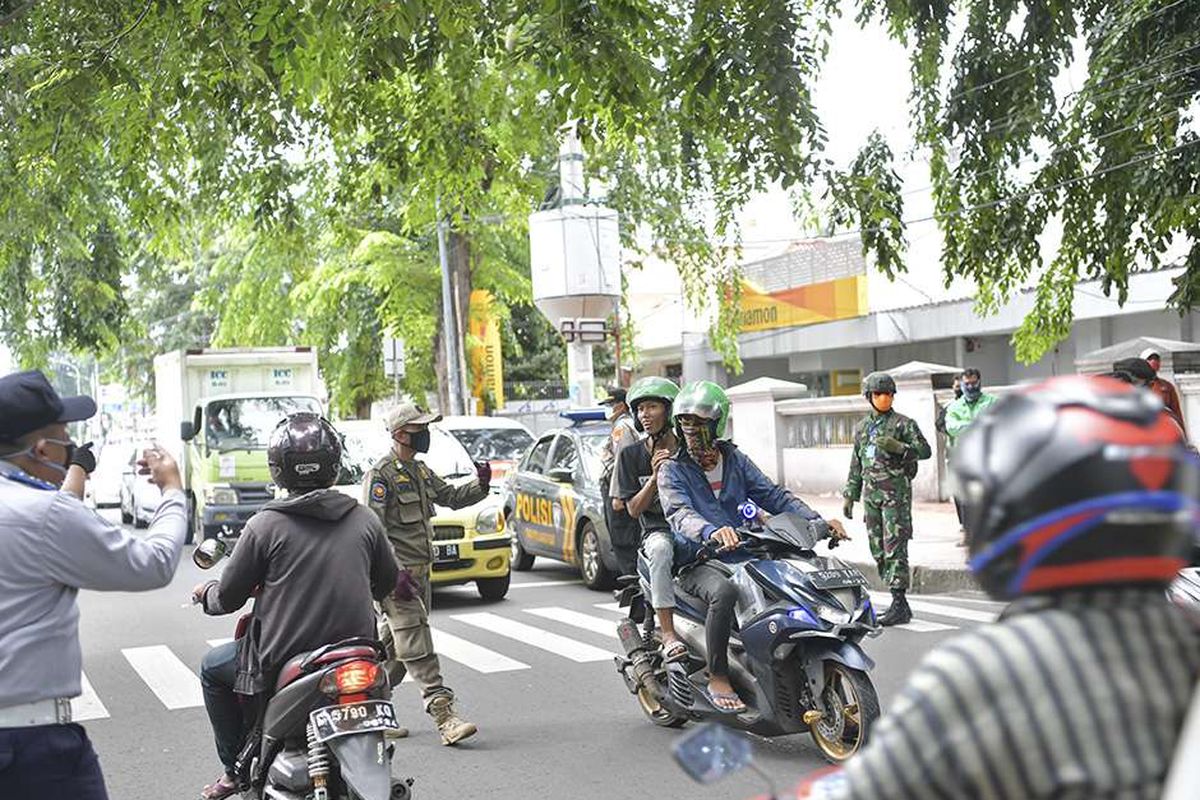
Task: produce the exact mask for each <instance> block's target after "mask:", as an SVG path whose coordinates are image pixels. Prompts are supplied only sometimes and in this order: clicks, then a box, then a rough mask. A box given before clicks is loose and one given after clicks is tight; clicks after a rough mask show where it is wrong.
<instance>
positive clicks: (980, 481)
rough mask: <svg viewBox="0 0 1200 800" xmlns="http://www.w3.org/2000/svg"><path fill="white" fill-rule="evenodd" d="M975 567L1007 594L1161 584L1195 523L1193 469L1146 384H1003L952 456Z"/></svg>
mask: <svg viewBox="0 0 1200 800" xmlns="http://www.w3.org/2000/svg"><path fill="white" fill-rule="evenodd" d="M951 466H952V468H953V470H954V474H955V479H956V483H957V489H956V495H957V497H958V500H959V502H960V503H961V504H962V506H963V517H964V522H965V525H966V528H967V530H968V531H969V533H970V535H971V559H970V567H971V571H972V572H974V573H975V576H976V577H977V578H978V580H979V582H980V583H981V584H982V586H983V588H984V589H986V590H987V591H988V593H989V594H991V595H993V596H995V597H998V598H1004V599H1011V598H1014V597H1019V596H1021V595H1027V594H1044V593H1049V592H1056V591H1061V590H1064V589H1073V588H1078V587H1085V586H1098V585H1114V584H1122V583H1142V584H1147V583H1150V584H1156V583H1162V584H1166V583H1168V582H1170V580H1171V579H1172V578H1173V577H1174V575H1175V573H1176V572H1178V571H1179V569H1180V568H1181V567H1183V566H1184V563H1185V560H1184V558H1185V554H1186V552H1187V548H1188V545H1189V543H1190V542H1191V540H1192V537H1193V535H1194V532H1195V531H1196V527H1197V520H1198V515H1197V508H1198V507H1200V506H1198V504H1197V499H1198V496H1200V484H1198V483H1197V481H1198V478H1200V471H1198V470H1197V461H1196V459H1195V457H1194V456H1193V455H1192V454H1191V453H1189V452H1188V450H1187V447H1186V444H1185V439H1184V436H1183V433H1182V432H1181V431H1180V429H1179V426H1178V425H1176V424H1175V422H1174V421H1173V420H1172V419H1171V418H1170V416H1168V415H1167V413H1166V412H1165V411H1164V410H1163V407H1162V404H1161V403H1160V402H1159V400H1158V398H1157V397H1155V396H1154V395H1153V394H1152V393H1151V392H1147V391H1145V390H1143V389H1139V388H1135V387H1133V386H1130V385H1128V384H1125V383H1121V382H1120V381H1116V380H1113V379H1111V378H1095V377H1093V378H1086V377H1074V376H1073V377H1064V378H1055V379H1053V380H1050V381H1047V382H1045V383H1042V384H1038V385H1036V386H1033V387H1030V388H1029V389H1027V390H1025V391H1022V392H1020V393H1017V394H1013V395H1009V396H1008V397H1005V398H1004V399H1003V400H1001V401H1000V402H998V403H996V405H995V406H993V407H992V408H991V409H989V410H988V411H987V412H985V413H984V414H982V415H980V417H979V418H978V419H977V420H976V421H975V422H974V424H973V425H972V426H971V428H970V429H969V430H968V431H967V432H966V433H965V434H964V435H963V436H962V438H961V439H960V440H959V442H958V444H957V446H956V447H955V448H954V453H953V456H952V457H951Z"/></svg>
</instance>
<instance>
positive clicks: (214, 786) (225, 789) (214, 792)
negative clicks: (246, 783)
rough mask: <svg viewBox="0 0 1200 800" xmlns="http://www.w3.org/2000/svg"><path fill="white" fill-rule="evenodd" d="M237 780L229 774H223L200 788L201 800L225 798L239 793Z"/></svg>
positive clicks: (221, 799) (222, 799)
mask: <svg viewBox="0 0 1200 800" xmlns="http://www.w3.org/2000/svg"><path fill="white" fill-rule="evenodd" d="M237 791H238V784H237V781H236V780H235V779H234V778H232V777H230V776H229V775H222V776H221V777H219V778H217V779H216V780H215V781H213V782H212V783H210V784H209V785H208V786H205V787H204V788H203V789H202V790H200V800H224V798H226V797H232V796H233V795H235V794H237Z"/></svg>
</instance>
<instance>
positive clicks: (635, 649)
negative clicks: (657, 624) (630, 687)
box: [617, 617, 655, 689]
mask: <svg viewBox="0 0 1200 800" xmlns="http://www.w3.org/2000/svg"><path fill="white" fill-rule="evenodd" d="M617 636H618V637H619V638H620V639H621V646H622V647H623V648H625V655H627V656H628V657H629V662H630V663H629V670H630V672H631V677H632V678H633V680H634V682H635V683H636V684H637V685H638V686H639V687H641V688H643V689H652V688H653V687H654V685H655V681H654V665H653V664H652V663H651V662H650V650H649V648H648V647H647V646H646V640H645V639H643V638H642V634H641V632H640V631H639V630H638V628H637V624H636V623H635V622H634V621H633V620H631V619H629V618H628V617H626V618H625V619H623V620H621V621H620V622H619V623H617Z"/></svg>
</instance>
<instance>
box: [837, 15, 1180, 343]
mask: <svg viewBox="0 0 1200 800" xmlns="http://www.w3.org/2000/svg"><path fill="white" fill-rule="evenodd" d="M859 19H860V21H862V22H864V23H865V22H869V21H876V20H880V21H883V22H884V23H886V24H887V26H888V28H889V30H890V31H891V33H892V35H893V36H895V37H896V38H897V39H899V40H900V41H902V42H904V43H905V44H906V45H908V47H909V51H910V53H911V58H912V75H913V87H914V88H913V95H912V103H911V108H912V117H913V127H914V130H915V131H916V136H917V142H918V145H919V148H920V152H921V153H922V154H924V155H927V156H928V158H929V163H930V169H931V174H932V188H933V196H934V203H935V217H936V219H937V221H938V224H939V226H940V228H941V232H942V235H943V238H944V241H945V249H944V251H943V255H942V265H943V270H944V273H945V277H946V282H947V284H949V282H950V280H951V279H952V278H953V277H955V276H963V277H967V278H969V279H971V280H972V281H974V283H975V285H976V286H977V287H978V297H977V307H978V309H979V310H980V311H981V312H983V313H989V312H993V311H995V310H996V309H997V308H998V307H999V306H1000V305H1001V304H1002V303H1003V302H1004V301H1005V300H1006V299H1007V298H1008V297H1010V296H1011V295H1012V293H1013V292H1014V291H1016V290H1018V289H1019V288H1021V287H1022V286H1024V285H1026V284H1027V282H1029V281H1033V282H1034V283H1035V284H1036V303H1035V306H1034V309H1033V312H1032V313H1031V314H1030V315H1029V316H1028V318H1027V319H1026V320H1025V323H1024V324H1023V325H1022V327H1021V328H1020V329H1019V330H1018V331H1017V333H1016V334H1015V336H1014V344H1015V346H1016V350H1017V355H1018V357H1019V358H1021V359H1022V360H1024V361H1027V362H1029V361H1034V360H1037V359H1038V358H1040V357H1041V356H1042V355H1043V354H1044V353H1045V352H1046V351H1047V350H1048V349H1050V348H1051V347H1053V346H1054V344H1055V343H1056V342H1058V341H1059V340H1061V339H1062V338H1064V337H1066V336H1067V335H1068V334H1069V333H1070V329H1071V323H1072V310H1071V302H1072V299H1073V296H1074V287H1075V284H1076V282H1077V281H1079V280H1088V279H1099V280H1100V281H1101V286H1102V288H1103V290H1104V292H1105V293H1106V294H1110V293H1115V294H1116V296H1117V298H1118V300H1120V301H1121V302H1124V300H1125V298H1126V296H1127V293H1128V286H1129V278H1130V275H1131V274H1133V273H1134V272H1136V271H1137V270H1138V269H1140V268H1143V267H1145V268H1154V267H1158V266H1162V265H1163V264H1164V259H1166V258H1167V257H1168V254H1169V252H1170V249H1171V245H1172V244H1173V243H1174V244H1176V245H1178V244H1182V245H1184V247H1185V249H1186V250H1187V252H1186V255H1185V256H1184V258H1183V262H1182V263H1183V265H1184V266H1185V267H1186V269H1185V271H1184V273H1183V274H1182V276H1181V277H1180V278H1179V279H1178V280H1177V281H1176V289H1175V292H1174V294H1173V295H1172V296H1171V298H1170V301H1169V304H1170V305H1171V306H1173V307H1174V308H1176V309H1178V310H1179V311H1180V312H1182V311H1184V310H1186V309H1189V308H1192V307H1194V306H1196V304H1197V300H1200V192H1197V191H1196V186H1197V183H1198V182H1200V135H1198V133H1197V129H1196V125H1195V123H1196V114H1195V100H1196V97H1197V96H1198V95H1200V39H1198V38H1197V35H1196V32H1197V20H1200V0H1122V1H1121V2H1114V1H1112V0H1087V1H1086V2H1058V1H1057V0H1055V1H1053V2H1039V3H1021V2H1011V1H1007V2H997V1H996V0H969V2H964V3H948V2H936V3H926V2H915V1H914V0H868V2H865V3H864V4H862V6H861V8H860V13H859ZM1077 45H1078V46H1079V47H1078V48H1077ZM1077 57H1080V58H1082V59H1084V60H1085V61H1086V73H1087V77H1086V79H1085V80H1084V81H1083V83H1082V85H1079V86H1077V87H1075V88H1074V90H1073V91H1071V92H1070V93H1069V94H1067V95H1066V96H1063V95H1062V93H1061V92H1056V91H1055V81H1056V79H1059V78H1060V77H1061V76H1062V75H1063V73H1064V71H1065V70H1067V69H1069V68H1070V67H1071V65H1072V64H1073V63H1074V59H1075V58H1077ZM831 187H832V194H833V196H834V198H835V200H836V201H837V208H838V215H839V218H840V219H841V220H842V221H844V222H848V223H853V224H857V225H860V226H862V227H863V228H864V229H865V230H864V246H865V247H867V248H868V249H870V250H871V251H873V252H874V254H875V256H876V259H877V264H878V265H879V267H880V268H881V269H883V270H884V271H885V272H887V273H889V274H892V273H894V272H898V271H903V269H904V258H903V246H904V229H905V219H904V216H903V202H902V200H903V196H902V194H901V191H900V189H901V187H900V184H899V182H898V181H897V180H896V178H895V174H894V171H893V165H892V153H891V151H890V150H889V149H888V147H887V145H886V143H885V142H884V141H883V140H882V138H880V137H878V136H877V137H873V138H872V140H871V141H870V142H868V143H867V145H866V146H865V147H864V150H863V152H862V153H861V154H860V156H859V158H858V159H857V160H856V162H855V164H854V165H853V166H852V168H851V169H849V170H847V171H846V172H845V173H844V174H840V175H835V176H833V177H832V179H831ZM1053 226H1061V229H1062V242H1061V244H1060V245H1059V247H1058V249H1057V252H1055V253H1054V254H1053V255H1052V257H1051V258H1050V259H1049V261H1048V262H1047V261H1046V260H1045V259H1044V258H1043V255H1042V247H1041V246H1040V244H1039V239H1040V238H1041V237H1043V236H1044V235H1045V232H1046V231H1047V229H1048V228H1051V227H1053Z"/></svg>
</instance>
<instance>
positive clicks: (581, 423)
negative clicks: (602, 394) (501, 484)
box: [504, 411, 620, 589]
mask: <svg viewBox="0 0 1200 800" xmlns="http://www.w3.org/2000/svg"><path fill="white" fill-rule="evenodd" d="M563 416H564V417H567V418H569V419H571V420H572V423H573V424H572V425H571V426H570V427H567V428H563V429H561V430H555V431H550V432H549V433H547V434H544V435H543V436H541V437H539V438H538V439H537V441H536V443H535V444H534V445H533V447H531V448H530V449H529V451H528V452H527V453H526V454H525V456H524V457H523V458H522V459H521V461H520V463H519V464H518V465H517V467H516V469H515V470H514V471H513V473H512V474H511V475H510V477H509V480H508V481H507V484H506V486H505V489H504V516H505V517H506V518H507V519H508V520H509V526H510V527H511V528H512V531H513V536H512V564H513V569H516V570H527V569H529V568H530V567H532V566H533V560H534V558H536V557H538V556H544V557H546V558H552V559H554V560H556V561H564V562H566V563H568V564H574V565H576V566H578V567H579V573H580V575H582V576H583V582H584V583H585V584H586V585H587V586H588V587H589V588H591V589H607V588H610V587H611V586H612V585H613V583H614V581H615V579H616V576H617V575H618V574H620V573H619V570H618V567H617V559H616V556H615V554H614V553H613V548H612V541H611V539H609V536H608V528H607V527H606V526H605V523H604V510H603V505H602V504H603V502H604V497H603V494H602V492H601V491H600V485H599V483H600V473H601V471H602V467H601V452H602V451H603V449H604V443H605V442H606V441H608V439H609V435H610V433H611V426H610V425H609V423H607V422H605V421H603V415H602V414H600V413H599V412H590V411H583V412H563ZM597 417H599V418H597Z"/></svg>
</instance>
